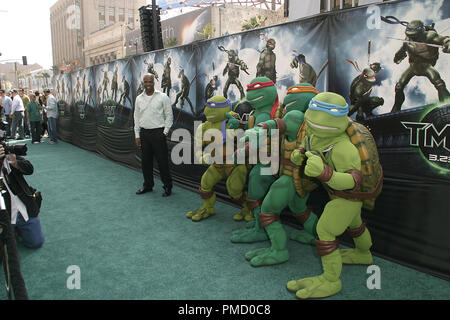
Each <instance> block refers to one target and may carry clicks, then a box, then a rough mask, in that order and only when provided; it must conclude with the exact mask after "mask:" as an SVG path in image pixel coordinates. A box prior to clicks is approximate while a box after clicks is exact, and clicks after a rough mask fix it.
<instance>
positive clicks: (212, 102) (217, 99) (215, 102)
mask: <svg viewBox="0 0 450 320" xmlns="http://www.w3.org/2000/svg"><path fill="white" fill-rule="evenodd" d="M231 110H232V104H231V102H230V100H228V99H226V98H225V97H222V96H214V97H212V98H211V99H209V100H208V101H207V102H206V106H205V109H204V110H203V113H204V115H205V117H206V120H207V121H209V122H213V123H215V122H221V121H224V120H225V119H226V114H227V112H230V111H231Z"/></svg>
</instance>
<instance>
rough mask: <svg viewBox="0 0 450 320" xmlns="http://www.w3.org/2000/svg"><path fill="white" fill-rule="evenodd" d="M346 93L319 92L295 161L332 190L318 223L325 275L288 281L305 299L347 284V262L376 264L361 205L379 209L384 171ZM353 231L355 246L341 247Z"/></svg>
mask: <svg viewBox="0 0 450 320" xmlns="http://www.w3.org/2000/svg"><path fill="white" fill-rule="evenodd" d="M348 110H349V107H348V105H347V103H346V101H345V99H344V97H342V96H340V95H338V94H335V93H331V92H323V93H320V94H318V95H317V96H316V97H314V98H313V99H312V100H311V102H310V105H309V109H308V111H306V114H305V121H306V137H305V139H304V140H303V141H304V142H303V143H302V146H301V148H299V149H298V150H294V151H293V152H292V154H291V161H292V162H294V163H295V164H297V165H302V164H303V163H305V168H304V172H305V175H306V176H309V177H311V178H315V179H317V180H318V181H320V182H321V183H322V185H323V186H324V188H325V189H326V190H327V191H328V194H329V196H330V201H329V202H328V203H327V204H326V206H325V208H324V211H323V213H322V215H321V217H320V219H319V222H318V224H317V234H318V237H319V240H316V241H315V243H316V247H317V252H318V254H319V256H320V257H321V260H322V267H323V273H322V274H321V275H320V276H316V277H311V278H305V279H300V280H293V281H290V282H288V283H287V288H288V290H290V291H293V292H296V296H297V297H298V298H301V299H306V298H322V297H328V296H331V295H334V294H336V293H338V292H339V291H340V290H341V288H342V283H341V280H340V274H341V271H342V264H343V263H344V264H371V263H372V261H373V258H372V254H371V252H370V248H371V246H372V240H371V236H370V233H369V230H368V229H367V228H366V226H365V223H364V222H363V221H362V220H361V209H362V208H363V207H364V208H366V209H373V207H374V204H375V199H376V197H377V196H378V195H379V193H380V192H381V187H382V181H383V173H382V168H381V165H380V163H379V159H378V153H377V149H376V144H375V141H374V139H373V137H372V135H371V134H370V132H369V131H368V129H367V128H366V127H364V126H363V125H361V124H359V123H357V122H353V121H352V120H351V119H350V118H348V116H347V115H348ZM345 231H347V232H348V233H349V234H350V236H351V237H352V238H353V241H354V243H355V248H354V249H345V250H339V242H338V240H337V239H336V237H337V236H339V235H341V234H342V233H344V232H345Z"/></svg>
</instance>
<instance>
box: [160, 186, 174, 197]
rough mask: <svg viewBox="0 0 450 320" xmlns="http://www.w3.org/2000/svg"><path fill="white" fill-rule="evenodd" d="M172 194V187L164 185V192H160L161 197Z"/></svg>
mask: <svg viewBox="0 0 450 320" xmlns="http://www.w3.org/2000/svg"><path fill="white" fill-rule="evenodd" d="M171 194H172V188H166V187H164V193H163V194H162V196H163V197H168V196H170V195H171Z"/></svg>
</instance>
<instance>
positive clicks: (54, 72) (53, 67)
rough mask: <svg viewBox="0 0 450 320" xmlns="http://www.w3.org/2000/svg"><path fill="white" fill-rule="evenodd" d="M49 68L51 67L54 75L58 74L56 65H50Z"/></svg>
mask: <svg viewBox="0 0 450 320" xmlns="http://www.w3.org/2000/svg"><path fill="white" fill-rule="evenodd" d="M51 69H52V71H53V74H54V75H56V74H58V72H59V67H58V66H52V67H51Z"/></svg>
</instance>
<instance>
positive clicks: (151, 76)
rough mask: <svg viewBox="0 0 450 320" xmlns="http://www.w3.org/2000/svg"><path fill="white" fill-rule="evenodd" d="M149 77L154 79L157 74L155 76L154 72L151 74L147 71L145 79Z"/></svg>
mask: <svg viewBox="0 0 450 320" xmlns="http://www.w3.org/2000/svg"><path fill="white" fill-rule="evenodd" d="M148 77H150V78H152V79H155V76H154V75H153V74H151V73H146V74H144V78H143V80H144V81H145V78H148Z"/></svg>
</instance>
